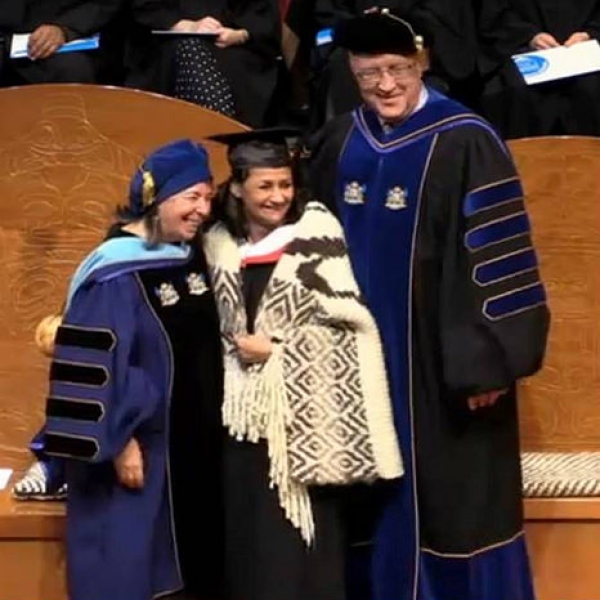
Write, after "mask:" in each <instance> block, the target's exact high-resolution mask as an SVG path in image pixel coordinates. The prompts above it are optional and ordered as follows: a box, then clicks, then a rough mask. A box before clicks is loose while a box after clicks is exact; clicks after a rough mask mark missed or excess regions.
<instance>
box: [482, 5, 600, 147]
mask: <svg viewBox="0 0 600 600" xmlns="http://www.w3.org/2000/svg"><path fill="white" fill-rule="evenodd" d="M478 19H479V24H480V27H479V31H480V35H481V39H480V44H481V54H480V66H481V69H482V75H483V76H484V88H483V97H482V102H481V108H482V111H483V113H484V115H485V116H486V117H487V118H488V119H489V120H490V121H491V122H492V123H493V124H494V125H495V126H496V127H497V128H498V129H499V130H500V131H501V132H502V134H503V135H504V136H505V137H506V138H518V137H527V136H535V135H556V134H559V135H560V134H571V135H600V101H599V100H600V75H599V74H598V73H590V74H587V75H579V76H576V77H570V78H568V79H560V80H557V81H550V82H547V83H542V84H537V85H531V86H528V85H526V83H525V81H524V79H523V77H522V76H521V74H520V73H519V71H518V70H517V68H516V66H515V65H514V63H513V61H512V60H511V56H512V55H513V54H516V53H520V52H528V51H531V50H544V49H547V48H555V47H558V46H561V45H564V46H573V45H574V44H578V43H580V42H584V41H587V40H590V39H594V38H597V37H598V34H599V33H600V1H599V0H573V1H572V2H564V1H563V0H483V1H482V3H481V12H480V14H479V15H478Z"/></svg>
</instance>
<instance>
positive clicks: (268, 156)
mask: <svg viewBox="0 0 600 600" xmlns="http://www.w3.org/2000/svg"><path fill="white" fill-rule="evenodd" d="M300 133H301V132H300V130H299V129H297V128H293V127H269V128H263V129H251V130H249V131H241V132H238V133H224V134H217V135H211V136H210V137H209V138H208V139H209V140H213V141H215V142H219V143H221V144H226V145H227V146H228V147H229V150H228V153H227V158H228V160H229V163H230V165H231V168H232V169H251V168H261V167H262V168H267V169H268V168H272V169H274V168H279V167H287V166H290V165H291V163H292V152H291V148H290V140H291V139H296V138H298V136H299V135H300Z"/></svg>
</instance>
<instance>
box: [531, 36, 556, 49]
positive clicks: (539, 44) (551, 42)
mask: <svg viewBox="0 0 600 600" xmlns="http://www.w3.org/2000/svg"><path fill="white" fill-rule="evenodd" d="M529 45H530V46H531V48H533V49H534V50H547V49H548V48H558V46H560V44H559V43H558V42H557V41H556V39H554V36H552V35H550V34H549V33H546V32H542V33H538V34H537V35H535V36H533V37H532V38H531V41H530V42H529Z"/></svg>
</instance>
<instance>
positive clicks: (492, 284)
mask: <svg viewBox="0 0 600 600" xmlns="http://www.w3.org/2000/svg"><path fill="white" fill-rule="evenodd" d="M312 146H313V155H312V163H311V169H310V171H311V175H312V182H313V188H314V189H313V191H314V192H315V194H316V196H317V197H318V198H320V199H321V200H323V201H326V202H329V204H330V206H331V207H332V208H333V209H334V210H336V211H337V213H338V215H339V216H340V219H341V221H342V224H343V225H344V230H345V233H346V237H347V241H348V247H349V251H350V256H351V259H352V262H353V268H354V270H355V275H356V277H357V280H358V282H359V285H360V286H361V289H362V291H363V293H364V295H365V298H366V301H367V304H368V306H369V308H370V309H371V312H372V313H373V315H374V317H375V319H376V321H377V323H378V325H379V328H380V331H381V334H382V339H383V343H384V350H385V352H386V361H387V368H388V375H389V379H390V386H391V390H392V396H393V402H394V410H395V419H396V427H397V430H398V432H399V435H400V439H401V445H402V452H403V455H404V459H405V464H406V465H407V472H406V474H405V476H404V478H403V479H402V480H401V481H400V483H399V484H398V485H397V486H396V487H395V488H394V489H392V490H391V494H390V498H389V499H388V501H387V504H386V507H385V509H384V511H383V514H382V516H381V518H380V519H379V523H378V525H377V527H376V529H375V533H374V537H373V540H374V544H373V547H372V560H373V571H372V582H371V584H370V590H364V589H361V590H360V591H359V592H358V593H357V595H356V596H353V597H355V598H357V600H358V599H360V600H366V598H369V597H373V598H375V599H376V600H416V599H417V598H418V599H419V600H459V599H460V600H515V599H516V598H519V600H533V597H534V596H533V589H532V585H531V581H530V576H529V570H528V564H527V558H526V552H525V547H524V541H523V535H522V527H523V515H522V500H521V471H520V461H519V434H518V421H517V405H516V396H515V382H516V381H517V379H519V378H521V377H526V376H528V375H532V374H533V373H535V372H536V371H537V370H538V369H539V368H540V366H541V362H542V358H543V355H544V349H545V342H546V334H547V327H548V311H547V308H546V305H545V294H544V289H543V286H542V284H541V282H540V279H539V273H538V270H537V261H536V256H535V251H534V250H533V248H532V241H531V237H530V230H529V222H528V219H527V214H526V208H525V205H524V201H523V192H522V189H521V186H520V182H519V179H518V176H517V174H516V172H515V167H514V165H513V162H512V160H511V158H510V155H509V154H508V151H507V150H506V148H505V146H504V145H503V143H502V141H501V140H500V139H499V138H498V136H497V134H496V132H495V131H494V130H493V129H492V128H491V127H490V126H489V124H487V123H486V122H485V121H483V120H482V119H481V118H480V117H478V116H476V115H474V114H473V113H470V112H469V111H468V110H467V109H465V108H464V107H462V106H461V105H459V104H458V103H455V102H453V101H450V100H448V99H447V98H445V97H444V96H442V95H441V94H438V93H436V92H433V91H432V90H430V91H429V99H428V101H427V103H426V104H425V106H424V107H423V108H422V109H421V110H419V111H418V112H416V113H415V114H413V115H412V116H411V117H410V118H408V119H406V120H405V121H404V122H403V123H401V124H400V125H398V126H397V127H395V128H393V129H391V130H390V131H384V130H383V129H382V126H381V124H380V122H379V120H378V119H377V117H376V116H375V114H374V113H373V112H371V111H370V110H368V109H366V108H364V107H363V108H361V109H358V110H357V111H355V112H354V113H353V114H348V115H344V116H342V117H340V118H338V119H336V120H334V121H331V122H330V123H329V124H328V125H327V126H326V127H325V128H324V130H323V131H322V132H321V133H320V135H318V136H316V137H315V139H314V140H313V143H312ZM501 389H506V390H508V391H507V393H506V394H504V395H503V396H502V397H501V398H500V399H499V400H498V402H497V403H496V405H495V406H493V407H491V408H489V407H488V408H483V409H480V410H478V411H474V412H472V411H470V410H469V409H468V406H467V399H468V397H469V396H471V395H474V394H478V393H481V392H487V391H491V390H501ZM363 514H364V511H363ZM360 518H361V515H358V514H357V515H355V516H354V519H355V520H359V519H360ZM363 548H364V547H363ZM365 570H366V569H365V567H364V566H363V567H362V572H363V573H364V572H365ZM360 573H361V567H360V563H359V565H358V566H355V568H354V570H353V575H354V576H356V575H357V574H358V575H360ZM350 590H355V591H356V587H355V586H352V585H351V586H350Z"/></svg>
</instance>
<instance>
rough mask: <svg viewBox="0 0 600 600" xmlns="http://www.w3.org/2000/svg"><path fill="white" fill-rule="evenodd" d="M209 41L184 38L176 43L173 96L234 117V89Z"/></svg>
mask: <svg viewBox="0 0 600 600" xmlns="http://www.w3.org/2000/svg"><path fill="white" fill-rule="evenodd" d="M209 44H211V42H208V41H206V40H203V39H202V38H200V37H192V36H190V37H185V38H183V39H182V40H180V41H179V42H178V43H177V48H176V50H175V61H176V63H177V65H178V69H177V71H176V74H175V84H174V90H173V95H174V96H175V97H176V98H179V99H181V100H186V101H188V102H193V103H194V104H198V105H200V106H203V107H204V108H208V109H210V110H214V111H216V112H219V113H221V114H223V115H226V116H228V117H234V116H235V102H234V99H233V92H232V90H231V86H230V85H229V82H228V81H227V78H226V77H225V75H224V74H223V72H222V71H221V69H220V68H219V65H218V63H217V59H216V58H215V55H214V50H213V49H212V48H211V47H210V46H209Z"/></svg>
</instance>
